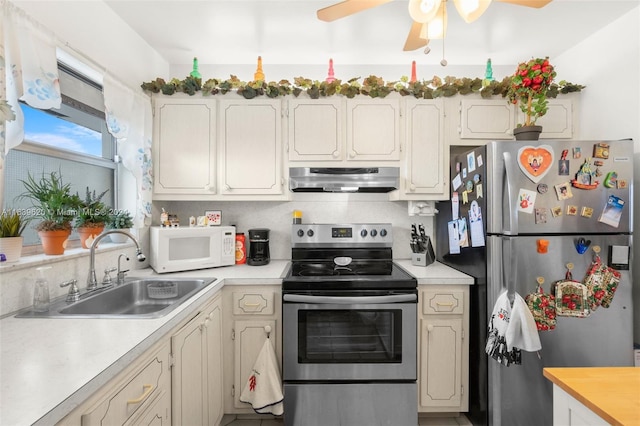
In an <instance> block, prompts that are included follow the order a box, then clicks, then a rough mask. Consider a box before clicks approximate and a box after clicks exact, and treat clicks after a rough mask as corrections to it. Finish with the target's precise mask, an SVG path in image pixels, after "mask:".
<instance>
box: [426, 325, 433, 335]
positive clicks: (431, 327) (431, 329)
mask: <svg viewBox="0 0 640 426" xmlns="http://www.w3.org/2000/svg"><path fill="white" fill-rule="evenodd" d="M432 331H433V325H432V324H429V325H428V326H427V332H429V333H431V332H432Z"/></svg>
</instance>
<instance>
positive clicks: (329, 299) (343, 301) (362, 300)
mask: <svg viewBox="0 0 640 426" xmlns="http://www.w3.org/2000/svg"><path fill="white" fill-rule="evenodd" d="M282 300H284V301H285V302H296V303H310V304H339V305H356V304H373V303H376V304H379V303H403V302H404V303H406V302H417V301H418V295H417V294H390V295H388V296H361V297H359V296H348V297H341V296H308V295H304V294H285V295H283V296H282Z"/></svg>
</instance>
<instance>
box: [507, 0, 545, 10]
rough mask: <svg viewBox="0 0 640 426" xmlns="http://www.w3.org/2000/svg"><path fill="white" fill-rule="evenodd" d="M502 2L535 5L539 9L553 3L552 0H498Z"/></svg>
mask: <svg viewBox="0 0 640 426" xmlns="http://www.w3.org/2000/svg"><path fill="white" fill-rule="evenodd" d="M496 1H500V2H502V3H511V4H517V5H518V6H527V7H535V8H537V9H539V8H541V7H544V6H546V5H548V4H549V3H551V0H496Z"/></svg>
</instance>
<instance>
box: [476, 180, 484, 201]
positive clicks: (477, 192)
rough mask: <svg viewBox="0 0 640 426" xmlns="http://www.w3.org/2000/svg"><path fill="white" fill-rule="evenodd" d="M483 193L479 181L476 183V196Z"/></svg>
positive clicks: (478, 196) (479, 196) (480, 195)
mask: <svg viewBox="0 0 640 426" xmlns="http://www.w3.org/2000/svg"><path fill="white" fill-rule="evenodd" d="M483 195H484V194H483V193H482V184H481V183H479V184H477V185H476V198H482V196H483Z"/></svg>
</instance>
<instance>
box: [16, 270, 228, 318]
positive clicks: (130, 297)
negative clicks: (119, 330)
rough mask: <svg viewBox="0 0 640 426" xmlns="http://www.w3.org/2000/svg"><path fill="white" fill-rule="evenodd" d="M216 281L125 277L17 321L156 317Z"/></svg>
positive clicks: (20, 315)
mask: <svg viewBox="0 0 640 426" xmlns="http://www.w3.org/2000/svg"><path fill="white" fill-rule="evenodd" d="M215 280H216V278H206V279H205V278H157V277H154V278H128V279H127V280H126V281H125V282H124V284H121V285H118V286H113V287H109V288H107V289H98V290H96V291H94V292H89V293H84V294H83V295H82V296H81V298H80V300H79V301H77V302H72V303H69V302H66V301H65V297H62V298H60V300H55V301H53V302H52V303H51V305H50V308H49V311H48V312H33V311H27V312H24V313H21V314H19V315H17V316H16V317H18V318H160V317H163V316H165V315H167V314H168V313H169V312H171V311H173V310H174V309H176V308H177V307H178V306H180V305H181V304H182V302H184V301H185V300H187V299H189V298H190V297H191V296H193V295H194V294H196V293H197V292H198V291H200V290H202V289H204V288H206V287H207V286H208V285H210V284H211V283H213V282H214V281H215Z"/></svg>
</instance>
